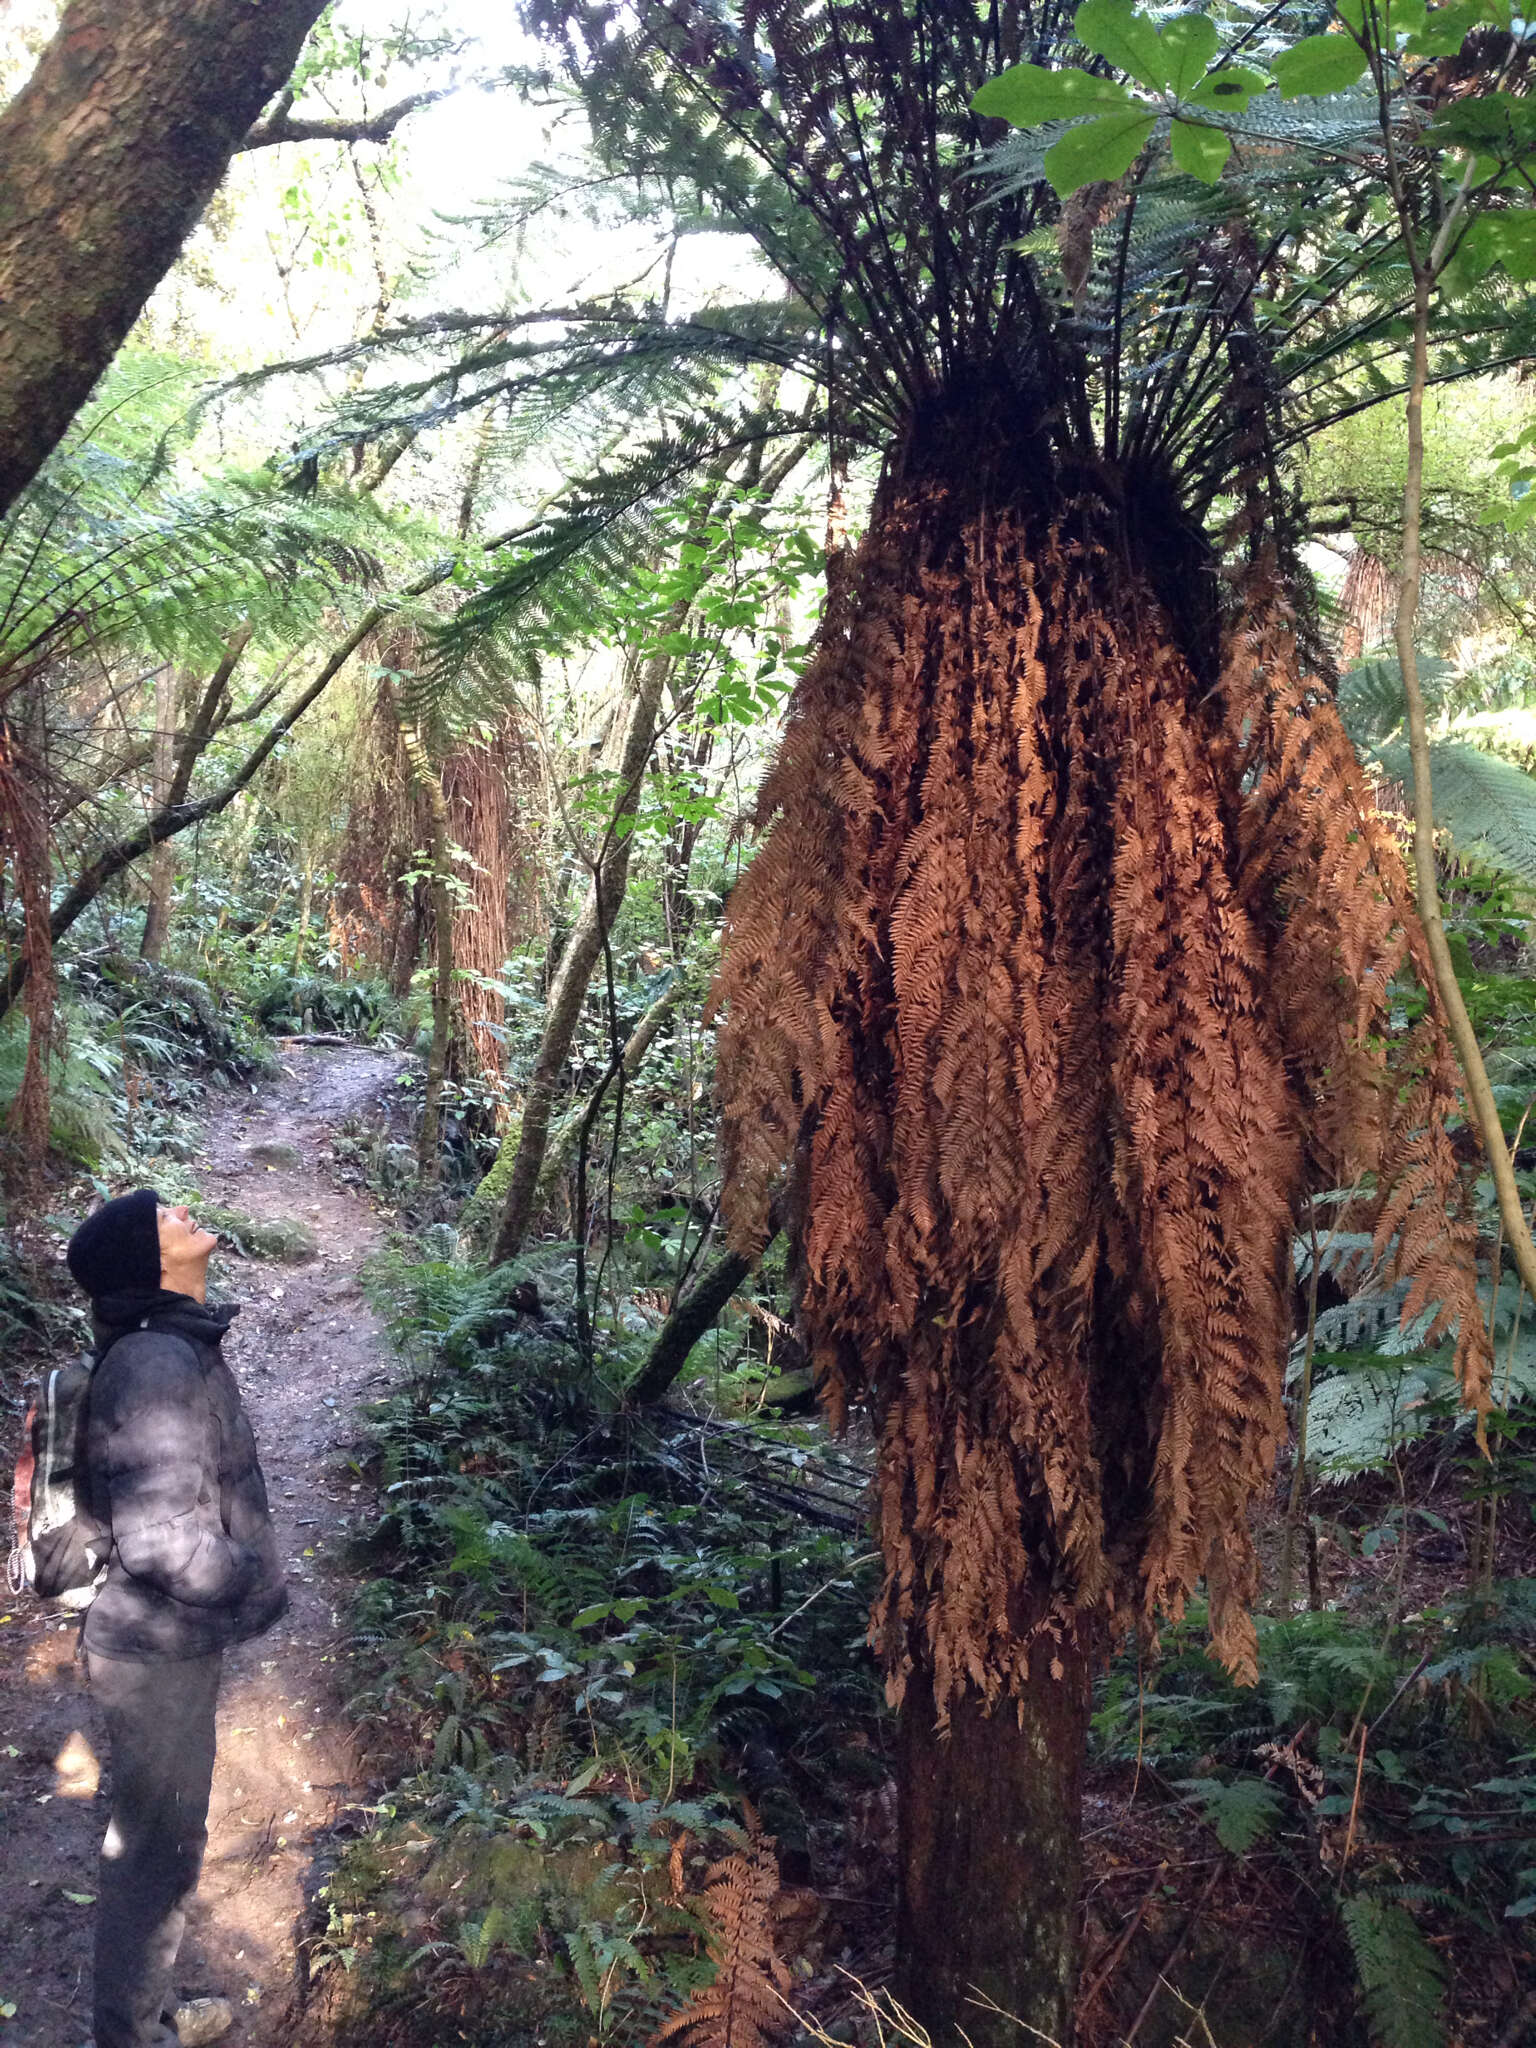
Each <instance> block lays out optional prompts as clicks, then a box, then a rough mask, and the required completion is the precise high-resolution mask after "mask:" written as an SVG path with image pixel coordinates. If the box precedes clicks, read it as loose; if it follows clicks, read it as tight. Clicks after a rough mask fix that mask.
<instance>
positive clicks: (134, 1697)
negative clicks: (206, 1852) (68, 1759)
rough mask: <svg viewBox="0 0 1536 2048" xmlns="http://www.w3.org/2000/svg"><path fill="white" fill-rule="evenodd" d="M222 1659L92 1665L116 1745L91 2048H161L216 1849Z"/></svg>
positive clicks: (94, 1660) (170, 2035)
mask: <svg viewBox="0 0 1536 2048" xmlns="http://www.w3.org/2000/svg"><path fill="white" fill-rule="evenodd" d="M222 1662H223V1659H222V1656H221V1655H219V1654H217V1653H215V1655H213V1656H211V1657H189V1658H186V1659H183V1660H179V1661H177V1662H175V1663H164V1662H160V1663H149V1662H140V1661H138V1660H137V1659H134V1658H127V1657H99V1656H97V1655H96V1654H95V1653H94V1652H92V1653H90V1654H89V1655H88V1657H87V1665H88V1668H89V1671H90V1680H91V1693H92V1696H93V1697H94V1699H95V1701H96V1704H97V1706H98V1707H99V1708H100V1709H101V1711H102V1714H103V1716H104V1718H105V1720H106V1724H107V1735H108V1738H109V1740H110V1743H111V1771H112V1819H111V1823H110V1825H109V1826H108V1828H107V1836H106V1840H105V1841H104V1842H103V1843H102V1848H101V1880H100V1889H99V1891H98V1893H97V1899H96V1998H95V2030H96V2042H95V2048H161V2044H165V2043H171V2042H174V2041H175V2039H176V2031H175V2028H174V2027H173V2026H172V2025H171V2024H170V2023H169V2021H167V2020H166V2019H165V2018H164V2017H163V2013H164V2010H165V2008H166V2007H168V2006H172V2005H174V2004H175V1998H174V1995H173V1993H172V1991H171V1973H172V1971H173V1970H174V1969H175V1967H176V1953H177V1950H178V1949H179V1948H180V1947H181V1934H182V1929H183V1927H184V1926H185V1925H186V1917H187V1916H186V1905H187V1900H188V1899H189V1898H190V1897H191V1895H192V1892H193V1890H194V1889H195V1887H196V1885H197V1876H198V1872H199V1870H200V1869H201V1868H202V1862H203V1849H204V1846H205V1845H206V1843H207V1840H208V1794H209V1790H210V1788H211V1786H212V1784H213V1713H214V1706H215V1703H216V1701H217V1699H218V1693H219V1666H220V1664H221V1663H222Z"/></svg>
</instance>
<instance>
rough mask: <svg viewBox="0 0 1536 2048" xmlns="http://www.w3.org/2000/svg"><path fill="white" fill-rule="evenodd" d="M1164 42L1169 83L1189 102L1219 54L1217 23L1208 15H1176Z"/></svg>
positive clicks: (1166, 32) (1180, 96)
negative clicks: (1212, 60) (1217, 50)
mask: <svg viewBox="0 0 1536 2048" xmlns="http://www.w3.org/2000/svg"><path fill="white" fill-rule="evenodd" d="M1162 40H1163V57H1164V59H1165V61H1166V63H1167V66H1168V84H1169V86H1170V88H1171V89H1172V90H1173V91H1174V92H1176V93H1177V94H1178V96H1179V98H1180V99H1186V98H1187V97H1188V96H1189V94H1190V93H1192V92H1193V91H1194V89H1195V87H1196V86H1197V85H1198V84H1199V83H1200V81H1201V79H1202V78H1204V76H1205V73H1206V69H1207V67H1208V65H1209V64H1210V61H1211V59H1212V58H1213V57H1214V56H1215V54H1216V44H1217V41H1218V38H1217V34H1216V24H1215V22H1214V21H1212V19H1211V17H1210V16H1209V15H1208V14H1176V15H1175V16H1174V17H1173V19H1172V21H1170V22H1169V24H1168V26H1167V27H1166V28H1165V29H1164V30H1163V38H1162Z"/></svg>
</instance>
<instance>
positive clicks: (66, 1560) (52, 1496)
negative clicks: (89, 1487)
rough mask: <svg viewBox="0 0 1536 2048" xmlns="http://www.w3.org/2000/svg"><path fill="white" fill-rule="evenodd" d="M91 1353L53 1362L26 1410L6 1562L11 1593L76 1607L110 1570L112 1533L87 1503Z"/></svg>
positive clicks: (84, 1602) (88, 1599) (91, 1597)
mask: <svg viewBox="0 0 1536 2048" xmlns="http://www.w3.org/2000/svg"><path fill="white" fill-rule="evenodd" d="M95 1369H96V1361H95V1359H94V1358H93V1357H92V1356H91V1354H90V1353H89V1352H85V1353H83V1354H82V1355H81V1356H80V1357H79V1358H74V1359H71V1360H70V1362H69V1364H68V1365H59V1366H55V1367H54V1369H53V1371H52V1372H50V1373H48V1374H47V1375H46V1377H45V1378H44V1379H43V1381H42V1384H41V1385H40V1386H39V1388H38V1390H37V1398H36V1399H35V1400H34V1402H33V1403H32V1405H31V1407H30V1408H29V1409H28V1410H27V1420H26V1425H25V1429H24V1431H23V1434H22V1442H21V1454H20V1456H19V1457H18V1458H17V1460H16V1477H15V1480H14V1482H13V1484H12V1488H11V1506H12V1512H13V1519H14V1523H15V1531H16V1534H15V1541H14V1542H13V1544H12V1546H11V1554H10V1558H9V1561H8V1563H7V1567H6V1578H7V1580H8V1582H9V1585H10V1588H11V1591H12V1593H15V1594H20V1593H21V1592H23V1591H24V1590H25V1589H26V1588H27V1587H29V1586H30V1587H31V1589H32V1591H33V1592H34V1593H36V1594H37V1595H38V1596H39V1597H40V1598H42V1599H44V1600H56V1601H57V1602H58V1603H59V1605H60V1606H62V1607H67V1608H70V1609H71V1610H73V1611H74V1612H76V1613H79V1612H80V1611H81V1610H82V1609H83V1608H86V1607H89V1606H90V1604H91V1602H92V1601H93V1600H94V1599H95V1597H96V1589H97V1587H98V1586H99V1585H100V1583H101V1581H102V1579H103V1578H104V1577H105V1575H106V1569H107V1553H108V1552H109V1551H110V1549H111V1547H112V1535H111V1531H110V1530H109V1529H108V1528H106V1527H105V1526H104V1525H103V1524H102V1523H101V1522H99V1521H98V1520H97V1519H96V1517H95V1516H94V1515H92V1514H91V1513H90V1511H89V1509H88V1508H87V1506H86V1503H85V1495H84V1487H85V1461H86V1448H85V1429H86V1411H87V1409H88V1407H89V1405H90V1401H89V1397H90V1391H91V1375H92V1373H93V1372H94V1371H95Z"/></svg>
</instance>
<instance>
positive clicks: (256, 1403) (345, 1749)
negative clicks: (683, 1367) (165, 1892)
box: [0, 1046, 402, 2048]
mask: <svg viewBox="0 0 1536 2048" xmlns="http://www.w3.org/2000/svg"><path fill="white" fill-rule="evenodd" d="M283 1058H284V1067H285V1072H284V1074H283V1075H282V1077H281V1078H280V1079H279V1080H277V1081H276V1082H273V1083H269V1084H268V1085H267V1086H266V1087H264V1088H263V1089H262V1091H261V1092H260V1094H259V1095H257V1096H255V1097H251V1096H245V1097H235V1098H233V1099H229V1100H225V1101H222V1102H217V1103H216V1105H215V1107H214V1108H213V1111H212V1113H211V1115H210V1117H209V1120H208V1124H207V1127H206V1134H205V1149H204V1152H203V1155H202V1157H201V1158H200V1159H199V1161H198V1171H199V1173H200V1176H201V1179H202V1184H203V1187H204V1189H205V1192H206V1194H207V1195H208V1197H209V1199H210V1200H215V1201H220V1202H223V1203H225V1204H227V1205H228V1206H229V1207H231V1208H236V1209H242V1210H245V1211H246V1212H248V1213H249V1214H251V1215H254V1216H258V1217H263V1218H270V1217H290V1218H297V1219H298V1220H300V1221H301V1222H304V1223H307V1224H308V1225H309V1226H310V1227H311V1229H313V1231H314V1232H315V1234H316V1237H317V1238H318V1240H319V1251H318V1253H317V1255H316V1256H315V1257H314V1258H312V1259H310V1260H308V1261H306V1262H305V1263H304V1264H302V1265H276V1264H271V1263H266V1262H260V1261H255V1260H245V1259H240V1258H235V1257H231V1256H228V1255H225V1254H220V1255H219V1256H218V1258H217V1259H216V1262H215V1265H214V1269H213V1275H212V1278H211V1283H210V1288H209V1293H210V1297H211V1298H214V1299H219V1300H235V1301H239V1302H241V1303H242V1304H244V1306H243V1308H242V1312H241V1314H240V1316H239V1318H238V1319H237V1321H236V1323H235V1325H234V1328H233V1330H232V1331H231V1333H230V1339H229V1342H228V1345H227V1347H226V1355H227V1356H228V1358H229V1360H230V1363H231V1365H232V1366H233V1368H234V1372H235V1376H236V1378H237V1379H238V1381H239V1382H240V1385H241V1388H242V1389H243V1391H244V1394H245V1399H246V1402H247V1405H248V1407H249V1409H250V1413H251V1419H252V1422H253V1424H254V1427H255V1430H256V1439H257V1442H258V1444H259V1446H260V1448H261V1457H262V1464H263V1467H264V1469H265V1472H266V1475H267V1484H268V1488H269V1491H270V1493H271V1496H272V1509H273V1518H274V1521H275V1523H276V1526H277V1532H278V1542H279V1546H280V1548H281V1551H282V1554H283V1557H284V1558H285V1560H286V1561H287V1569H288V1584H289V1591H290V1595H291V1603H292V1604H291V1606H290V1609H289V1612H288V1614H287V1616H286V1617H285V1619H284V1620H283V1621H282V1622H281V1623H280V1624H279V1625H278V1627H277V1628H276V1629H274V1630H273V1631H272V1633H271V1634H270V1635H267V1636H265V1637H262V1638H261V1639H260V1640H259V1641H257V1642H253V1643H247V1644H244V1645H243V1646H242V1647H241V1648H239V1649H237V1650H235V1651H233V1652H231V1653H230V1655H229V1656H228V1657H227V1658H226V1660H225V1673H224V1683H223V1689H222V1692H221V1695H220V1700H219V1755H218V1767H217V1771H216V1773H215V1777H214V1785H213V1802H212V1808H211V1811H210V1815H209V1842H208V1857H207V1861H206V1863H205V1865H204V1868H203V1879H202V1884H201V1886H200V1887H199V1891H198V1895H197V1899H196V1901H195V1903H194V1905H193V1908H192V1912H191V1915H190V1918H189V1923H188V1930H187V1938H186V1942H185V1945H184V1947H183V1950H182V1962H181V1968H180V1972H179V1979H180V1984H181V1986H182V1988H184V1989H189V1990H216V1991H219V1992H222V1993H223V1994H224V1995H225V1996H226V1997H229V1998H230V1999H232V2000H233V2001H234V2003H235V2006H236V2009H237V2014H238V2017H237V2021H236V2026H235V2031H234V2032H233V2033H232V2034H231V2035H229V2036H228V2039H229V2041H230V2042H231V2043H232V2044H234V2048H277V2044H278V2043H279V2042H287V2041H289V2040H291V2038H292V2033H293V2016H292V2009H291V1993H292V1989H293V1984H294V1945H295V1938H296V1934H297V1931H298V1923H299V1921H300V1919H301V1917H302V1915H303V1912H304V1909H305V1879H306V1875H307V1874H308V1873H309V1872H310V1869H311V1866H312V1865H313V1863H314V1860H315V1856H316V1849H317V1845H318V1844H320V1843H321V1842H322V1841H323V1838H324V1836H325V1834H326V1831H327V1830H328V1828H329V1827H330V1826H331V1824H332V1822H333V1821H334V1819H335V1817H336V1815H337V1813H338V1811H339V1810H340V1809H342V1808H343V1807H345V1806H348V1805H349V1804H352V1803H354V1802H355V1801H357V1800H358V1799H360V1798H362V1797H363V1796H364V1793H363V1788H362V1786H361V1785H360V1783H359V1776H358V1765H357V1760H356V1757H355V1756H354V1754H353V1752H352V1748H351V1745H350V1742H349V1739H348V1727H347V1722H346V1717H345V1715H344V1713H343V1712H342V1703H343V1702H344V1701H345V1700H346V1698H347V1696H348V1694H349V1693H350V1692H351V1691H352V1690H353V1689H354V1688H353V1684H352V1681H351V1677H350V1674H349V1669H348V1661H349V1652H348V1646H347V1642H346V1639H345V1636H344V1633H343V1628H342V1623H343V1621H344V1607H343V1603H344V1602H345V1600H346V1599H347V1597H348V1595H349V1592H350V1581H349V1580H348V1578H347V1576H346V1574H345V1572H344V1570H343V1569H342V1567H341V1561H340V1557H339V1555H338V1552H339V1549H340V1545H341V1540H342V1532H343V1529H344V1527H345V1525H346V1521H347V1518H348V1516H349V1514H351V1513H354V1512H355V1511H356V1510H357V1509H358V1508H359V1506H360V1505H361V1504H362V1503H363V1502H364V1501H365V1500H366V1495H365V1493H364V1490H363V1489H362V1488H361V1486H360V1485H359V1484H358V1483H357V1481H356V1480H355V1478H354V1476H353V1475H352V1474H351V1472H350V1471H349V1470H348V1468H347V1465H346V1462H345V1452H346V1449H347V1447H348V1446H349V1444H350V1442H351V1440H352V1438H353V1436H354V1434H355V1425H354V1417H355V1414H356V1411H357V1409H358V1407H359V1406H360V1405H361V1404H362V1403H364V1402H366V1401H368V1400H371V1399H375V1398H377V1396H378V1395H379V1394H380V1393H381V1392H382V1391H383V1390H384V1388H385V1386H386V1385H387V1383H388V1380H389V1376H390V1373H391V1371H392V1366H391V1362H390V1359H389V1354H388V1353H387V1351H386V1349H385V1347H384V1345H383V1342H382V1340H381V1337H380V1334H379V1330H378V1325H377V1323H376V1322H375V1320H374V1318H373V1316H372V1314H371V1312H370V1311H369V1309H368V1306H367V1303H366V1302H365V1301H364V1299H363V1297H362V1293H361V1290H360V1288H359V1285H358V1277H357V1276H358V1269H359V1267H360V1265H361V1263H362V1261H363V1260H364V1259H365V1258H366V1257H367V1256H368V1254H369V1253H370V1252H371V1251H372V1250H374V1249H375V1247H376V1246H377V1245H378V1244H379V1242H380V1240H381V1237H382V1225H381V1223H380V1221H379V1219H378V1217H377V1216H376V1214H375V1213H374V1211H373V1209H372V1208H371V1206H370V1205H369V1203H368V1201H367V1200H366V1199H365V1198H364V1197H363V1196H361V1195H360V1194H358V1193H356V1192H354V1191H352V1190H350V1189H348V1188H346V1187H344V1186H342V1185H340V1184H338V1183H337V1182H336V1180H335V1178H334V1176H333V1174H332V1172H331V1170H330V1164H331V1160H330V1145H329V1134H330V1132H331V1130H332V1129H333V1128H334V1126H335V1125H336V1124H337V1123H339V1122H340V1121H341V1119H342V1118H344V1117H346V1116H348V1115H350V1114H353V1113H356V1112H359V1111H362V1112H366V1111H368V1110H370V1109H371V1108H372V1107H373V1105H374V1104H375V1103H376V1102H378V1101H380V1100H381V1099H382V1098H384V1097H386V1096H387V1095H388V1093H389V1092H390V1089H391V1086H392V1084H393V1081H394V1077H395V1076H396V1074H398V1072H399V1071H400V1068H401V1064H402V1061H401V1058H400V1056H399V1055H388V1054H381V1053H368V1052H361V1051H352V1050H346V1049H319V1048H313V1047H303V1046H291V1047H288V1048H286V1049H285V1051H284V1055H283ZM273 1146H277V1147H288V1148H291V1151H290V1152H288V1153H281V1152H280V1153H278V1154H277V1155H275V1157H276V1159H277V1163H276V1164H270V1163H268V1162H269V1160H271V1159H272V1158H273V1157H274V1155H273V1154H271V1153H269V1152H267V1151H266V1148H268V1147H273ZM253 1147H255V1148H258V1150H259V1151H261V1152H262V1153H263V1155H264V1156H262V1157H256V1158H253V1157H252V1155H251V1148H253ZM295 1160H296V1161H297V1163H295ZM0 1612H5V1613H7V1615H8V1618H7V1620H6V1621H5V1622H4V1623H3V1624H0V2010H3V2009H4V2008H7V2007H10V2006H14V2008H15V2010H14V2013H13V2014H11V2015H9V2016H8V2017H5V2018H0V2048H80V2044H81V2043H82V2042H85V2041H86V2040H87V2039H88V2038H89V2035H90V1981H91V1970H90V1935H91V1918H92V1914H91V1906H90V1903H89V1897H88V1895H90V1894H93V1893H94V1892H95V1889H96V1880H95V1869H96V1857H97V1851H98V1847H99V1844H100V1838H101V1834H102V1830H103V1828H104V1826H105V1819H106V1817H105V1800H104V1797H103V1792H104V1790H105V1788H98V1784H97V1779H98V1777H99V1775H100V1772H99V1767H98V1765H97V1762H96V1756H97V1750H98V1738H97V1731H96V1724H95V1721H94V1717H93V1715H92V1713H91V1709H90V1704H89V1698H88V1695H87V1693H86V1691H85V1689H84V1686H83V1683H82V1682H81V1680H80V1678H79V1676H78V1667H77V1666H76V1664H75V1661H74V1646H75V1634H76V1631H75V1627H74V1625H73V1624H72V1623H71V1624H64V1625H62V1626H61V1625H59V1624H57V1623H55V1622H50V1621H48V1620H46V1619H44V1618H42V1617H40V1616H39V1615H38V1614H37V1613H36V1611H35V1608H34V1607H33V1606H32V1605H31V1603H29V1602H26V1601H23V1602H20V1603H7V1604H6V1605H5V1606H4V1607H0Z"/></svg>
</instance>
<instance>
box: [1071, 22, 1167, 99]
mask: <svg viewBox="0 0 1536 2048" xmlns="http://www.w3.org/2000/svg"><path fill="white" fill-rule="evenodd" d="M1072 29H1073V33H1074V34H1075V35H1076V37H1077V40H1078V41H1079V42H1080V43H1081V44H1082V45H1083V48H1084V49H1085V50H1092V52H1093V54H1094V55H1095V56H1096V57H1107V58H1108V60H1109V62H1110V63H1111V64H1113V65H1114V67H1115V69H1116V70H1117V71H1128V72H1129V73H1130V74H1131V76H1132V78H1134V79H1136V80H1138V81H1139V82H1140V83H1141V84H1142V85H1145V86H1148V87H1149V88H1150V89H1151V90H1152V91H1153V92H1161V90H1162V89H1163V87H1164V86H1165V85H1166V84H1167V83H1168V61H1167V57H1166V56H1165V54H1164V51H1163V45H1162V39H1161V37H1160V36H1159V35H1158V32H1157V27H1156V24H1155V23H1153V22H1151V21H1149V20H1148V18H1147V17H1146V15H1144V14H1138V13H1137V12H1136V10H1135V8H1134V7H1133V6H1131V4H1130V0H1083V4H1082V6H1081V7H1079V9H1078V10H1077V18H1076V20H1075V21H1074V22H1073V24H1072Z"/></svg>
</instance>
